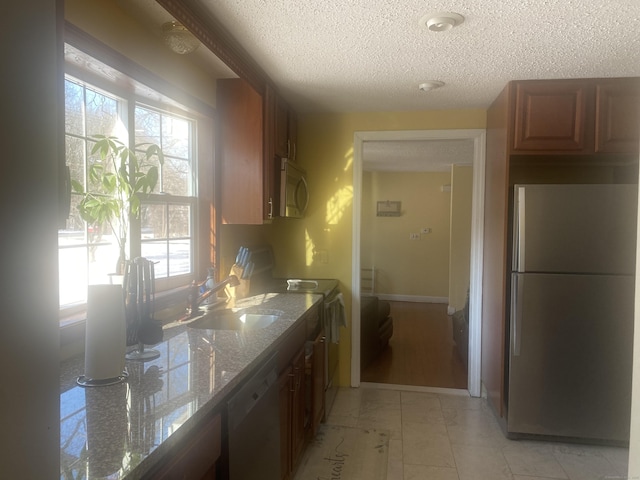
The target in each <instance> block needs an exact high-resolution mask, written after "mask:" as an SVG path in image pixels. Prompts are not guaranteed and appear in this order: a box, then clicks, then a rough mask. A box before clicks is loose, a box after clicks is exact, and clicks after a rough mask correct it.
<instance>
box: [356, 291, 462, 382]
mask: <svg viewBox="0 0 640 480" xmlns="http://www.w3.org/2000/svg"><path fill="white" fill-rule="evenodd" d="M389 303H390V304H391V316H392V317H393V336H392V337H391V340H390V341H389V347H388V348H386V349H385V350H384V352H382V353H381V354H380V356H379V357H378V358H377V359H375V360H374V361H373V362H371V364H370V365H369V366H368V367H367V368H366V369H365V370H364V371H363V372H362V373H361V380H362V381H363V382H372V383H386V384H395V385H412V386H418V387H439V388H461V389H464V388H467V369H466V367H465V366H464V363H463V362H462V359H461V358H460V355H459V354H458V350H457V346H456V344H455V342H454V341H453V333H452V331H453V330H452V329H453V326H452V321H451V317H450V316H448V315H447V305H446V304H443V303H414V302H394V301H392V302H389Z"/></svg>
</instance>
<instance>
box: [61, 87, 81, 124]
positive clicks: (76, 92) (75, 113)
mask: <svg viewBox="0 0 640 480" xmlns="http://www.w3.org/2000/svg"><path fill="white" fill-rule="evenodd" d="M64 105H65V112H66V113H65V132H67V133H73V134H76V135H83V134H84V121H83V120H84V115H83V112H84V89H83V88H82V86H81V85H78V84H77V83H74V82H71V81H69V80H65V82H64Z"/></svg>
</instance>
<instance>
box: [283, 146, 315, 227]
mask: <svg viewBox="0 0 640 480" xmlns="http://www.w3.org/2000/svg"><path fill="white" fill-rule="evenodd" d="M307 205H309V187H308V185H307V174H306V172H305V171H304V170H303V169H302V168H300V167H299V166H298V165H296V164H295V163H293V162H292V161H291V160H289V159H287V158H283V159H282V164H281V169H280V216H281V217H290V218H302V217H304V212H305V211H306V210H307Z"/></svg>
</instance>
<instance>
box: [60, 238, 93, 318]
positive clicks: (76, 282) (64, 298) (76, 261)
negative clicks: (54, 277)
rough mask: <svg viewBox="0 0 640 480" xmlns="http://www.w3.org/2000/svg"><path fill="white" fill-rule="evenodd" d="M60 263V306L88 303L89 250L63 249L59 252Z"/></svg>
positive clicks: (81, 248)
mask: <svg viewBox="0 0 640 480" xmlns="http://www.w3.org/2000/svg"><path fill="white" fill-rule="evenodd" d="M58 259H59V262H60V267H61V268H59V269H58V271H59V277H60V278H59V281H60V305H72V304H75V303H84V302H86V301H87V285H88V281H87V279H88V272H89V267H88V261H87V249H86V248H84V247H79V248H61V249H60V250H58Z"/></svg>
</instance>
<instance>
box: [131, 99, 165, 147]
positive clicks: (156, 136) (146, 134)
mask: <svg viewBox="0 0 640 480" xmlns="http://www.w3.org/2000/svg"><path fill="white" fill-rule="evenodd" d="M135 118H136V140H135V143H136V145H137V144H139V143H154V144H156V145H160V146H162V145H161V130H160V114H159V113H158V112H155V111H153V110H148V109H146V108H142V107H136V113H135Z"/></svg>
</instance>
